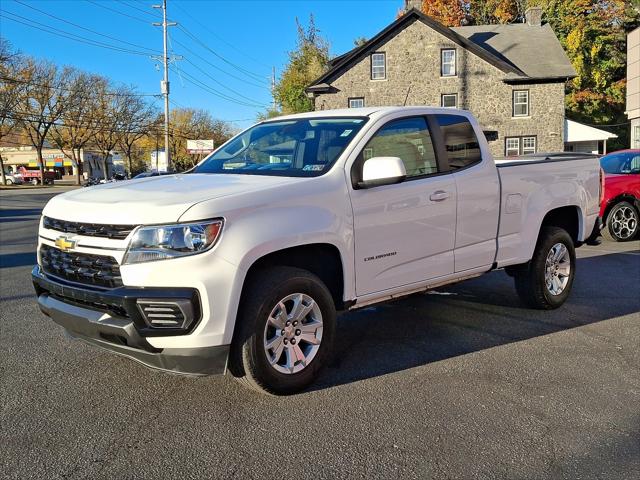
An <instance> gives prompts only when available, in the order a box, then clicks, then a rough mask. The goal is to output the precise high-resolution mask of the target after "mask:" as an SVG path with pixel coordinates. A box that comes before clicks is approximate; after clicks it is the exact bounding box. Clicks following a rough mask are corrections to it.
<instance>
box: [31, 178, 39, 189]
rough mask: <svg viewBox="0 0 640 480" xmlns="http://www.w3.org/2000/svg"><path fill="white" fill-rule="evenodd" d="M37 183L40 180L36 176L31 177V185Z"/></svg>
mask: <svg viewBox="0 0 640 480" xmlns="http://www.w3.org/2000/svg"><path fill="white" fill-rule="evenodd" d="M39 184H40V180H38V179H37V178H33V179H31V185H33V186H34V187H35V186H36V185H39Z"/></svg>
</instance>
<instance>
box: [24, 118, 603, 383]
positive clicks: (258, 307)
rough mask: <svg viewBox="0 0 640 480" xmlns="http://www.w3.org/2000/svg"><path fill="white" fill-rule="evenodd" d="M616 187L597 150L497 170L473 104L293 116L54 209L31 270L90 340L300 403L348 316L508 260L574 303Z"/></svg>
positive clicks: (521, 276)
mask: <svg viewBox="0 0 640 480" xmlns="http://www.w3.org/2000/svg"><path fill="white" fill-rule="evenodd" d="M601 183H602V178H601V171H600V166H599V163H598V159H597V157H593V156H588V155H587V156H576V155H573V154H570V155H561V154H557V155H549V156H545V155H541V156H537V157H522V158H519V159H512V160H502V161H494V159H493V158H492V156H491V154H490V152H489V148H488V145H487V142H486V140H485V138H484V136H483V133H482V130H481V129H480V127H479V125H478V123H477V121H476V120H475V119H474V118H473V116H472V115H471V114H470V113H468V112H465V111H459V110H452V109H440V108H427V107H424V108H422V107H385V108H373V107H372V108H361V109H347V110H333V111H322V112H312V113H306V114H299V115H292V116H286V117H280V118H277V119H273V120H268V121H264V122H261V123H259V124H257V125H255V126H253V127H251V128H249V129H247V130H246V131H244V132H242V133H240V134H239V135H237V136H236V137H234V138H232V139H231V140H229V141H228V142H227V143H225V144H223V145H222V146H220V147H219V148H218V149H217V150H216V151H215V152H213V153H212V154H211V155H209V156H208V157H207V158H205V159H204V160H203V161H202V162H201V163H199V164H198V165H197V166H196V167H195V168H193V169H192V170H191V171H189V172H187V173H184V174H179V175H167V176H158V177H151V178H143V179H139V180H131V181H127V182H118V183H110V184H105V185H101V186H96V187H93V188H90V189H82V190H75V191H71V192H67V193H64V194H61V195H58V196H56V197H54V198H53V199H51V200H50V201H49V203H48V204H47V205H46V207H45V209H44V211H43V215H42V219H41V223H40V229H39V243H38V265H36V266H35V267H34V269H33V272H32V278H33V283H34V286H35V289H36V292H37V296H38V303H39V306H40V309H41V310H42V312H43V313H44V314H45V315H47V316H49V317H50V318H51V319H52V320H53V321H54V322H56V323H57V324H59V325H61V326H62V327H64V329H66V331H67V332H68V334H70V335H71V336H72V337H75V338H79V339H82V340H85V341H87V342H89V343H92V344H94V345H97V346H100V347H104V348H106V349H108V350H111V351H113V352H116V353H119V354H122V355H125V356H127V357H130V358H132V359H134V360H137V361H139V362H141V363H143V364H145V365H147V366H149V367H153V368H158V369H162V370H166V371H170V372H174V373H183V374H194V375H207V374H214V373H223V372H229V373H231V374H232V375H233V376H235V377H238V378H240V379H241V380H243V381H244V382H245V383H246V384H248V385H249V386H251V387H253V388H256V389H258V390H261V391H264V392H268V393H273V394H289V393H294V392H297V391H300V390H301V389H303V388H305V387H306V386H308V385H309V384H310V383H311V382H313V381H314V379H315V378H316V377H317V375H318V372H319V370H320V369H321V367H323V366H324V365H326V363H327V361H328V357H329V355H330V352H331V348H332V343H333V341H334V338H335V336H336V335H339V332H337V331H336V312H337V311H343V310H350V309H357V308H360V307H363V306H366V305H370V304H374V303H378V302H384V301H387V300H390V299H394V298H397V297H402V296H405V295H409V294H412V293H416V292H423V291H425V290H428V289H433V288H435V287H439V286H442V285H446V284H451V283H454V282H459V281H461V280H465V279H468V278H472V277H476V276H478V275H482V274H483V273H486V272H489V271H492V270H495V269H502V268H504V269H506V271H507V273H508V274H510V275H512V276H513V277H514V279H515V288H516V291H517V293H518V295H519V296H520V297H521V299H522V301H523V302H524V303H525V304H526V305H528V306H530V307H533V308H539V309H552V308H557V307H559V306H560V305H562V304H563V303H564V302H565V301H566V299H567V297H568V296H569V293H570V291H571V287H572V285H573V281H574V276H575V272H576V258H575V247H578V246H580V245H581V244H583V243H585V242H591V241H596V237H597V236H598V233H599V228H598V226H599V217H598V212H599V201H600V196H601V190H602V189H601Z"/></svg>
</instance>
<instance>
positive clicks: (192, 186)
mask: <svg viewBox="0 0 640 480" xmlns="http://www.w3.org/2000/svg"><path fill="white" fill-rule="evenodd" d="M300 180H302V179H300V178H292V177H270V176H265V175H232V174H218V175H216V174H193V173H190V174H182V175H164V176H159V177H150V178H141V179H139V180H126V181H121V182H113V183H107V184H104V185H96V186H93V187H87V188H80V189H78V190H73V191H71V192H67V193H63V194H61V195H58V196H56V197H54V198H52V199H51V200H50V201H49V203H48V204H47V205H46V207H45V208H44V210H43V212H42V213H43V215H46V216H48V217H52V218H57V219H61V220H68V221H73V222H86V223H109V224H123V225H141V224H153V223H167V222H175V221H178V219H179V218H180V216H181V215H182V214H183V213H184V212H185V211H186V210H187V209H189V208H190V207H192V206H193V205H195V204H197V203H200V202H203V201H206V200H213V199H216V198H221V197H227V196H230V195H236V194H240V193H244V192H248V191H251V192H255V191H260V190H263V189H267V188H271V187H274V186H276V185H284V184H287V183H293V182H297V181H300Z"/></svg>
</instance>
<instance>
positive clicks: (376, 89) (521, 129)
mask: <svg viewBox="0 0 640 480" xmlns="http://www.w3.org/2000/svg"><path fill="white" fill-rule="evenodd" d="M444 48H455V49H456V58H457V69H456V70H457V72H456V73H457V75H456V76H455V77H441V75H440V55H441V53H440V52H441V49H444ZM375 51H376V52H384V53H385V54H386V79H384V80H371V58H370V55H366V56H364V57H363V58H362V59H361V60H359V61H358V62H356V63H355V64H352V65H351V66H350V67H349V68H348V69H347V70H346V71H343V72H341V73H337V74H336V76H335V77H333V78H331V79H330V81H329V83H330V84H331V86H332V87H333V88H334V90H335V93H319V94H317V96H316V98H315V108H316V110H326V109H334V108H345V107H348V106H349V98H354V97H356V98H357V97H362V98H364V105H365V106H367V107H370V106H386V105H404V104H406V105H431V106H440V104H441V95H442V94H453V93H456V94H457V95H458V108H462V109H465V110H469V111H471V112H472V113H473V114H474V115H475V116H476V118H478V121H479V122H480V125H481V126H482V128H483V129H484V130H494V131H497V132H498V140H495V141H491V142H489V145H490V147H491V151H492V153H493V154H494V155H495V156H497V157H501V156H504V155H505V138H506V137H512V136H517V137H522V136H535V137H536V150H537V151H538V152H550V151H562V150H563V147H564V139H563V135H564V89H565V85H564V82H555V83H535V84H507V83H505V82H504V81H503V79H504V78H505V75H506V74H505V73H504V72H503V71H501V70H499V69H498V68H497V67H495V66H493V65H491V64H490V63H488V62H486V61H485V60H483V59H482V58H480V57H478V56H476V55H475V54H473V53H471V52H470V51H468V50H466V49H465V48H463V47H461V46H460V45H457V44H456V43H454V42H452V41H451V40H450V39H448V38H447V37H445V36H444V35H441V34H440V33H438V32H436V31H435V30H433V29H431V28H430V27H429V26H427V25H425V24H424V23H422V22H420V21H415V22H413V23H411V24H410V25H408V26H407V27H406V28H404V29H403V30H400V31H399V32H397V33H396V34H395V35H394V36H392V37H390V38H389V39H388V40H387V41H386V42H385V43H384V44H382V45H380V46H378V47H377V48H376V50H375ZM370 53H373V52H370ZM514 90H529V116H528V117H513V116H512V97H513V91H514ZM405 99H406V101H405Z"/></svg>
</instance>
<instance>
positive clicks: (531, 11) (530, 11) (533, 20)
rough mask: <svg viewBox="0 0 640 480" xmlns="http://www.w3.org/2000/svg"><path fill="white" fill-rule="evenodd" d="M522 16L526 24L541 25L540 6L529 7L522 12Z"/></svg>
mask: <svg viewBox="0 0 640 480" xmlns="http://www.w3.org/2000/svg"><path fill="white" fill-rule="evenodd" d="M524 18H525V20H526V21H527V25H531V26H532V27H540V26H542V8H541V7H529V8H527V9H526V10H525V12H524Z"/></svg>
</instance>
